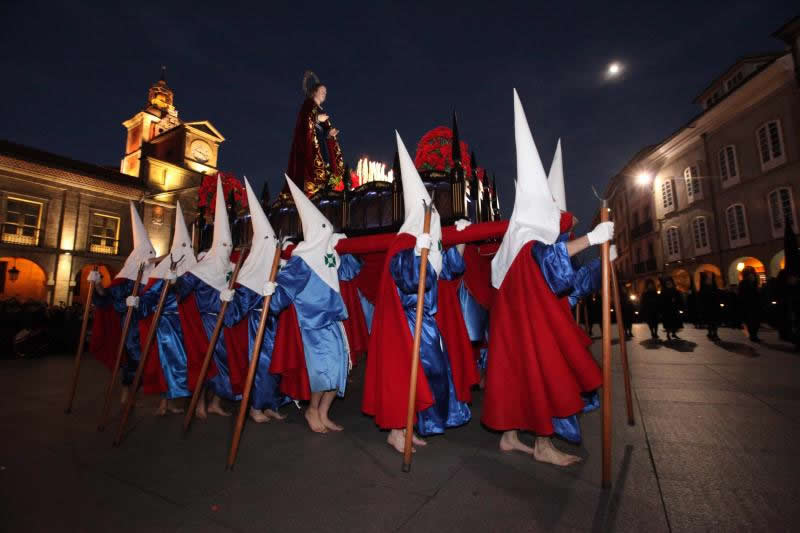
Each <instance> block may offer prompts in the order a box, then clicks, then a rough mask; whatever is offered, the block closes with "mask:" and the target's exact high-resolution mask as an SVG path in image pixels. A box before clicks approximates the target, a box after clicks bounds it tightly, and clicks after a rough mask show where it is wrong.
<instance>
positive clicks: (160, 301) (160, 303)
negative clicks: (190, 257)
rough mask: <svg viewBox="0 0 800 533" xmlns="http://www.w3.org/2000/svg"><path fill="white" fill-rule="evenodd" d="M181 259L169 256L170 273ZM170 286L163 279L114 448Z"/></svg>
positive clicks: (126, 416) (132, 402)
mask: <svg viewBox="0 0 800 533" xmlns="http://www.w3.org/2000/svg"><path fill="white" fill-rule="evenodd" d="M182 259H183V257H181V258H180V259H178V260H177V261H175V260H173V259H172V258H171V256H170V264H169V270H170V272H175V268H176V267H177V266H178V263H180V262H181V260H182ZM170 285H172V282H171V281H170V280H168V279H164V286H163V287H162V288H161V295H160V296H159V298H158V305H157V306H156V311H155V313H154V314H153V321H152V322H151V323H150V330H149V331H148V332H147V339H146V340H145V342H144V347H143V348H142V357H141V358H140V359H139V366H138V367H137V368H136V375H135V376H134V378H133V385H132V386H131V392H130V394H128V401H126V402H125V408H124V410H123V411H122V419H121V420H120V422H119V429H117V436H116V437H115V438H114V447H117V446H119V443H120V442H122V433H123V432H124V431H125V426H126V425H127V424H128V417H129V416H130V414H131V410H132V409H133V406H134V405H135V404H136V393H137V391H138V389H139V384H140V383H141V382H142V375H143V374H144V367H145V364H146V363H147V357H148V355H150V347H151V346H152V345H153V340H154V339H155V338H156V330H157V329H158V320H159V318H161V313H162V312H163V311H164V302H166V301H167V292H169V287H170Z"/></svg>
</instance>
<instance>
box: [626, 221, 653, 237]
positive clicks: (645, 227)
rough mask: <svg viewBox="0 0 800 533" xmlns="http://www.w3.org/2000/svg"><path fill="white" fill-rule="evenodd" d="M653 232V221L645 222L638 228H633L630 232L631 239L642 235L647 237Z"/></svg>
mask: <svg viewBox="0 0 800 533" xmlns="http://www.w3.org/2000/svg"><path fill="white" fill-rule="evenodd" d="M652 231H653V221H652V220H645V221H644V222H642V223H641V224H639V225H638V226H635V227H634V228H633V229H632V230H631V239H638V238H639V237H641V236H643V235H647V234H648V233H650V232H652Z"/></svg>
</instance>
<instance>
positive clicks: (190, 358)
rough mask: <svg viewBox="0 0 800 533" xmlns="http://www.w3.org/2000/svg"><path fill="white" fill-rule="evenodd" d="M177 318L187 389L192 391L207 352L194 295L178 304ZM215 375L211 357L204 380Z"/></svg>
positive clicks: (215, 370)
mask: <svg viewBox="0 0 800 533" xmlns="http://www.w3.org/2000/svg"><path fill="white" fill-rule="evenodd" d="M178 317H179V318H180V320H181V330H182V331H183V344H184V348H186V360H187V364H188V367H189V368H188V378H189V389H190V390H194V388H195V386H196V385H197V379H198V378H199V377H200V369H201V367H202V365H203V359H204V358H205V356H206V350H208V336H207V335H206V329H205V327H203V318H202V317H201V316H200V311H199V310H198V309H197V302H196V301H195V299H194V293H191V294H189V295H188V296H187V297H186V298H184V299H183V300H182V301H179V302H178ZM216 375H217V365H216V364H215V363H214V357H213V356H212V357H211V362H210V363H209V365H208V372H207V373H206V379H207V380H208V379H210V378H212V377H214V376H216Z"/></svg>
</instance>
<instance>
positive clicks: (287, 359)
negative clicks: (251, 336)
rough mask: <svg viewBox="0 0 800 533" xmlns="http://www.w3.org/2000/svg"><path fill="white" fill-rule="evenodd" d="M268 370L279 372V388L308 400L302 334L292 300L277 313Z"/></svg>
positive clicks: (287, 394) (299, 398) (289, 394)
mask: <svg viewBox="0 0 800 533" xmlns="http://www.w3.org/2000/svg"><path fill="white" fill-rule="evenodd" d="M269 372H270V374H280V376H281V383H280V391H281V392H282V393H283V394H285V395H286V396H288V397H289V398H292V399H294V400H310V399H311V385H310V384H309V381H308V370H307V369H306V358H305V350H304V349H303V338H302V337H301V335H300V324H299V323H298V321H297V311H295V309H294V304H291V305H290V306H289V307H287V308H286V309H284V310H283V311H281V314H280V315H278V330H277V331H276V332H275V346H274V348H273V349H272V361H271V362H270V365H269Z"/></svg>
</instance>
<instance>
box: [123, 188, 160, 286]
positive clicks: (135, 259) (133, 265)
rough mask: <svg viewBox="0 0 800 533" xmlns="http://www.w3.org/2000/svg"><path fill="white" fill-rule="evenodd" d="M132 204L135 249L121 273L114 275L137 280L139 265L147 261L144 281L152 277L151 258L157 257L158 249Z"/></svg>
mask: <svg viewBox="0 0 800 533" xmlns="http://www.w3.org/2000/svg"><path fill="white" fill-rule="evenodd" d="M130 205H131V229H132V230H133V250H131V253H130V255H129V256H128V258H127V259H126V260H125V263H124V264H123V265H122V268H121V269H120V271H119V273H118V274H117V275H116V276H114V277H115V278H125V279H131V280H134V281H135V280H136V274H138V273H139V265H141V264H142V263H145V267H144V271H143V272H142V282H145V281H147V278H149V277H150V272H151V271H152V270H153V264H152V263H151V262H150V260H151V259H155V257H156V250H155V248H153V243H151V242H150V237H148V236H147V230H146V229H144V224H142V219H141V218H140V217H139V212H138V211H136V207H135V206H134V205H133V202H130Z"/></svg>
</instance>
